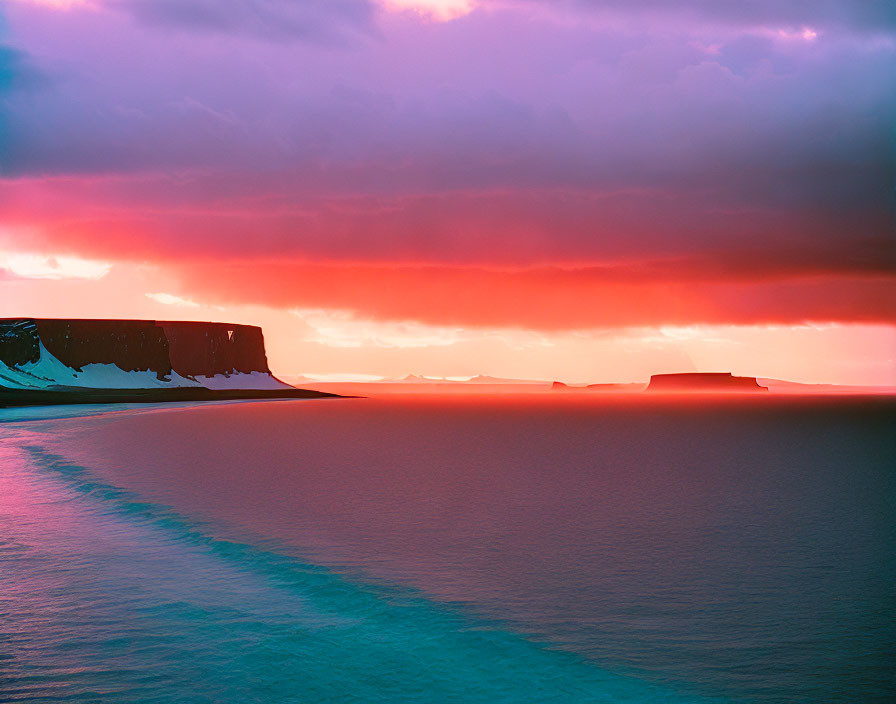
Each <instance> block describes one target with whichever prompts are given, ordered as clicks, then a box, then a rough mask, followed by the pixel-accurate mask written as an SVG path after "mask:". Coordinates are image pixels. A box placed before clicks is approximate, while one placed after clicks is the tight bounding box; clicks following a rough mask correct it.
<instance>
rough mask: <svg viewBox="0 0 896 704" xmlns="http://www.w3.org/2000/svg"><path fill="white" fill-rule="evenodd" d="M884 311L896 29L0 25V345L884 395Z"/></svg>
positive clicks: (276, 365) (164, 2)
mask: <svg viewBox="0 0 896 704" xmlns="http://www.w3.org/2000/svg"><path fill="white" fill-rule="evenodd" d="M894 284H896V4H894V3H893V2H892V0H683V1H682V2H677V3H674V2H660V1H659V0H625V1H623V0H550V1H549V0H304V1H303V2H295V1H293V0H3V2H2V3H0V316H21V315H28V316H42V317H56V316H58V317H75V316H76V317H88V318H89V317H125V318H136V317H140V318H156V319H193V320H222V321H231V322H243V323H254V324H260V325H262V326H263V327H264V329H265V337H266V342H267V346H268V354H269V360H270V362H271V366H272V368H273V369H274V371H275V372H278V373H280V374H283V375H298V374H310V375H319V376H321V377H326V376H328V375H329V376H331V377H333V378H335V377H339V378H344V377H346V376H349V377H351V376H354V377H356V378H369V377H378V376H403V375H405V374H409V373H416V374H426V375H430V376H469V375H473V374H477V373H483V374H489V375H493V376H504V377H513V378H534V379H559V380H563V381H567V382H584V381H588V382H611V381H641V380H644V379H646V378H647V377H648V376H649V375H650V374H651V373H661V372H676V371H695V370H700V371H733V372H735V373H738V374H746V375H756V376H763V377H776V378H784V379H790V380H795V381H804V382H823V383H843V384H887V385H896V285H894Z"/></svg>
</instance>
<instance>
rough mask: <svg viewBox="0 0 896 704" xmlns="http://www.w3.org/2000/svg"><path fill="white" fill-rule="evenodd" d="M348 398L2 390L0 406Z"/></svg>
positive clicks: (281, 392)
mask: <svg viewBox="0 0 896 704" xmlns="http://www.w3.org/2000/svg"><path fill="white" fill-rule="evenodd" d="M291 398H292V399H312V398H348V397H347V396H345V395H342V394H336V393H329V392H326V391H315V390H312V389H227V390H213V389H207V388H196V387H178V388H172V389H77V390H74V389H72V390H64V389H35V390H24V389H23V390H19V389H2V390H0V408H23V407H32V406H71V405H85V404H119V403H121V404H124V403H146V404H152V403H172V402H173V403H178V402H181V403H195V402H204V401H263V400H266V399H291Z"/></svg>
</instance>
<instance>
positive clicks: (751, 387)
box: [647, 372, 768, 392]
mask: <svg viewBox="0 0 896 704" xmlns="http://www.w3.org/2000/svg"><path fill="white" fill-rule="evenodd" d="M647 391H746V392H750V391H758V392H763V391H768V388H766V387H765V386H760V385H759V382H758V381H756V378H755V377H752V376H734V375H732V374H731V372H687V373H683V374H654V375H653V376H651V377H650V384H648V385H647Z"/></svg>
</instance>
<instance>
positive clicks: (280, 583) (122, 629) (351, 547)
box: [0, 398, 896, 702]
mask: <svg viewBox="0 0 896 704" xmlns="http://www.w3.org/2000/svg"><path fill="white" fill-rule="evenodd" d="M893 418H894V413H893V405H892V402H890V401H887V400H881V399H878V400H875V401H864V402H857V401H855V400H843V399H841V400H838V401H836V402H833V401H832V402H828V401H824V400H819V399H814V400H812V401H802V400H782V399H775V400H772V399H768V400H763V401H762V402H752V401H751V402H746V403H744V402H738V401H731V400H725V399H716V400H714V401H711V402H701V403H696V402H694V403H688V404H681V403H678V402H676V403H673V402H670V401H668V400H665V401H664V400H653V401H645V400H637V401H634V400H630V399H624V400H607V401H604V400H594V399H570V398H565V399H562V400H551V401H546V400H545V399H543V398H540V399H537V400H536V399H531V400H527V399H511V400H495V399H481V398H479V399H450V400H444V399H443V400H438V401H436V400H429V399H392V400H350V401H338V402H327V403H313V402H297V403H276V404H261V403H259V404H240V405H233V406H217V407H206V408H192V409H182V410H174V411H170V410H169V411H161V412H150V413H140V414H116V415H110V416H98V417H93V418H81V419H70V420H59V421H48V422H39V423H28V424H21V425H9V426H7V427H6V429H5V430H4V431H0V432H3V433H4V434H6V435H8V436H9V438H8V439H9V442H8V443H6V445H5V449H4V452H5V453H6V454H5V455H4V458H3V459H2V461H3V466H4V467H6V468H15V471H12V470H7V471H5V472H4V474H3V478H2V482H3V486H2V487H0V489H2V493H0V496H2V498H0V520H2V521H3V522H4V525H3V526H2V529H3V530H2V533H0V535H3V536H12V538H11V539H10V540H8V544H6V545H4V546H2V547H0V574H2V575H3V579H4V584H10V585H13V586H11V587H9V588H8V589H5V591H4V595H3V598H4V599H5V602H4V607H3V608H4V610H5V611H6V612H7V613H8V614H13V615H16V614H17V616H16V618H13V619H11V620H10V621H9V622H10V623H12V624H13V626H12V627H9V628H6V629H5V630H4V629H2V628H0V630H2V632H3V634H4V636H5V639H6V641H5V643H6V644H8V647H7V648H6V649H7V650H8V651H10V652H11V653H12V659H11V662H12V663H13V666H12V667H13V668H14V670H15V676H16V681H17V682H20V681H22V682H24V684H22V685H21V686H22V687H24V689H22V691H23V692H27V691H28V690H27V683H28V681H29V680H28V679H27V677H28V675H26V674H23V672H24V670H23V669H22V667H23V665H22V663H23V662H26V661H34V662H38V661H39V662H43V663H45V664H46V667H47V668H49V670H47V671H46V672H44V671H40V672H42V673H43V675H46V674H47V672H49V671H59V672H61V673H64V674H63V675H60V677H61V679H60V680H59V681H60V682H61V681H66V682H68V680H67V679H66V678H71V677H72V676H73V675H72V674H71V673H72V672H74V671H75V670H77V667H76V664H77V663H79V662H84V661H85V660H88V661H90V662H92V663H93V665H92V666H91V667H88V668H87V669H86V670H85V671H84V674H79V675H78V677H83V678H85V682H90V683H91V685H90V686H92V687H99V686H101V685H102V683H103V681H105V682H106V684H105V685H102V686H108V687H114V686H122V685H121V684H120V683H122V682H123V681H127V682H128V683H129V684H128V685H127V687H128V688H129V689H126V690H122V691H120V692H119V694H118V695H117V696H118V699H122V698H127V697H128V696H130V697H132V698H136V699H138V700H141V701H142V700H144V699H145V696H150V694H151V695H152V696H159V697H162V698H164V696H165V692H166V691H167V692H168V693H169V694H170V691H172V690H170V689H169V690H166V687H169V686H172V687H175V686H176V687H177V688H180V690H177V689H175V690H174V691H182V692H187V693H188V692H192V691H195V695H196V697H198V699H197V700H201V698H202V696H205V695H203V694H202V690H197V689H196V687H195V683H194V682H193V680H195V678H197V677H199V676H201V677H202V678H204V679H209V678H212V679H215V680H216V681H217V682H218V684H217V685H215V686H216V687H218V689H214V690H208V691H209V692H217V694H214V695H213V694H208V697H209V700H210V701H216V700H221V699H222V698H223V699H225V700H229V701H239V700H240V697H249V698H251V697H252V696H261V695H259V694H258V693H259V692H260V691H263V690H259V689H257V687H259V686H265V687H270V688H271V689H270V692H271V694H270V697H271V698H274V699H276V698H278V697H280V698H287V699H288V698H289V697H290V696H292V695H291V694H290V693H291V692H292V693H294V695H295V696H296V697H299V700H302V699H301V697H306V699H305V700H308V701H314V700H315V697H314V696H313V694H314V692H318V693H319V692H321V691H324V690H326V691H328V692H329V693H330V694H332V695H333V696H334V697H336V698H338V697H343V698H345V699H348V700H350V699H351V698H352V697H360V698H361V699H363V700H370V699H374V700H375V699H377V696H378V694H383V697H382V698H381V700H387V701H395V700H396V699H402V698H406V699H407V700H414V699H417V700H424V701H432V700H437V699H439V696H437V695H438V693H441V694H443V695H444V697H447V698H448V699H451V698H452V697H454V698H466V699H468V700H476V699H477V697H479V696H480V695H481V697H482V698H485V697H489V698H495V697H498V698H504V699H505V700H507V701H530V700H533V699H543V698H545V696H546V695H547V694H548V693H551V694H553V695H556V697H557V700H558V701H566V700H569V699H571V698H572V699H575V698H582V699H584V700H594V699H595V698H597V697H602V696H608V697H610V699H609V700H613V697H615V698H617V699H618V698H620V697H622V696H626V697H629V698H630V700H632V701H658V700H662V697H666V696H668V697H672V696H673V694H672V693H673V692H678V693H680V694H682V696H685V697H686V698H688V697H695V696H697V694H698V693H699V694H704V695H716V696H721V697H726V698H731V699H736V700H743V701H806V702H809V701H844V702H846V701H875V700H879V701H884V700H886V699H887V698H888V696H889V695H891V694H892V693H893V692H894V682H893V674H892V668H891V662H890V658H891V656H892V653H893V647H894V643H896V637H894V610H893V600H892V596H891V586H890V585H891V584H892V580H893V577H894V576H896V569H894V559H893V553H892V550H891V548H890V546H891V544H892V539H893V538H894V537H896V536H894V521H893V509H892V500H893V489H894V475H893V470H892V467H894V466H896V446H894V440H893V436H892V433H891V428H892V421H893ZM82 468H83V469H82ZM116 487H119V488H126V489H127V490H128V491H127V492H123V491H121V490H119V489H116ZM163 506H170V507H171V509H164V508H162V507H163ZM29 531H31V532H29ZM321 566H323V567H321ZM324 567H325V569H324ZM340 575H342V576H340ZM409 588H410V589H417V590H420V591H419V592H413V591H407V590H408V589H409ZM331 592H332V593H331ZM10 594H11V595H12V596H9V595H10ZM23 604H24V606H23ZM29 604H30V606H29ZM57 607H58V608H57ZM31 608H34V609H44V610H45V612H42V615H40V614H38V615H35V614H26V613H25V612H27V611H28V609H31ZM23 609H24V610H25V611H23ZM374 612H375V615H372V614H374ZM495 619H497V621H495ZM16 624H18V625H16ZM498 624H500V625H498ZM16 629H18V631H17V630H16ZM17 633H19V635H21V634H22V633H24V634H26V635H25V636H22V637H17V635H16V634H17ZM514 634H516V635H514ZM521 636H525V637H526V638H528V639H530V640H533V641H536V642H540V643H544V644H549V645H553V647H559V648H561V649H562V650H565V651H568V652H566V653H564V652H560V651H557V650H546V649H545V647H544V646H535V645H530V644H529V643H527V642H526V640H523V639H522V638H521ZM17 643H19V644H20V645H16V644H17ZM21 643H25V644H26V645H21ZM104 644H105V645H104ZM265 644H267V645H266V646H265ZM17 647H19V648H21V647H25V648H27V649H29V653H30V654H32V655H34V654H36V655H38V656H39V657H37V658H28V657H25V656H24V655H23V654H22V653H21V652H18V653H17V652H16V648H17ZM3 648H4V645H3V641H0V652H2V651H3ZM98 648H99V650H97V649H98ZM85 649H86V650H85ZM87 652H90V653H92V656H93V657H92V658H87V657H86V656H85V653H87ZM570 653H571V654H570ZM185 654H188V657H187V656H185ZM185 660H186V661H188V662H186V661H185ZM3 662H4V661H0V673H2V672H3V670H2V668H3V667H4V665H3V664H2V663H3ZM6 662H7V663H8V662H10V661H6ZM589 662H590V663H591V664H588V663H589ZM66 663H68V665H66ZM336 664H338V666H339V668H344V669H345V672H346V673H347V674H346V676H344V677H343V676H338V675H337V674H336V673H335V672H334V671H333V669H334V667H336ZM54 668H55V670H54ZM91 668H92V669H91ZM101 670H102V671H103V672H106V674H105V675H101V674H100V671H101ZM117 670H120V671H121V672H120V673H119V675H114V672H116V671H117ZM109 671H111V672H113V674H111V675H110V674H108V672H109ZM607 671H611V672H615V673H622V674H625V675H635V676H636V677H637V679H635V678H614V677H612V676H610V675H607V674H605V673H606V672H607ZM65 673H67V674H65ZM91 673H93V674H91ZM121 673H128V674H127V676H126V677H125V676H124V675H123V674H121ZM35 676H37V675H35ZM103 677H106V678H107V679H106V680H103ZM22 678H24V680H23V679H22ZM166 678H167V679H166ZM144 680H145V681H144ZM97 682H99V683H100V684H97ZM164 682H168V683H170V684H164ZM300 682H304V683H308V687H309V688H305V687H304V685H301V684H300ZM648 682H650V683H654V685H650V684H647V683H648ZM144 685H145V687H146V688H148V689H146V690H145V691H144V690H141V689H140V688H141V687H144ZM15 686H19V685H15ZM60 686H61V685H60ZM66 686H68V685H66ZM2 687H3V686H2V685H0V699H2V695H6V696H7V697H9V696H12V694H14V690H15V687H13V688H12V689H7V690H4V689H3V688H2ZM315 687H318V688H323V689H314V688H315ZM651 687H653V688H651ZM440 688H441V689H440ZM98 691H99V690H98ZM141 692H142V694H141ZM424 692H425V693H427V694H426V695H422V693H424ZM387 693H388V696H387V695H386V694H387ZM533 693H537V695H533ZM138 695H139V696H138ZM88 698H89V697H88Z"/></svg>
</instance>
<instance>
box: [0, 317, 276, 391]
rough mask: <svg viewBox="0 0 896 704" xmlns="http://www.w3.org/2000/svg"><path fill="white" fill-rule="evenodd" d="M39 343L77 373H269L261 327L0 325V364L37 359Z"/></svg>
mask: <svg viewBox="0 0 896 704" xmlns="http://www.w3.org/2000/svg"><path fill="white" fill-rule="evenodd" d="M40 343H43V345H44V347H45V348H46V350H47V351H48V352H49V353H50V354H52V355H53V356H54V357H56V358H57V359H58V360H59V361H60V362H62V363H63V364H65V365H66V366H68V367H71V368H72V369H74V370H76V371H81V370H82V368H83V367H84V366H85V365H87V364H114V365H116V366H118V367H119V368H121V369H123V370H124V371H145V370H149V371H154V372H155V373H156V375H157V376H158V378H159V379H162V378H164V377H167V376H169V375H170V374H171V372H172V371H175V372H177V373H178V374H181V375H182V376H198V375H201V376H215V375H216V374H230V373H233V372H247V373H248V372H266V373H269V372H270V370H269V368H268V362H267V357H266V355H265V351H264V337H263V335H262V332H261V328H259V327H256V326H254V325H232V324H227V323H194V322H178V321H155V320H70V319H33V318H16V319H6V320H0V361H2V362H4V363H5V364H7V365H9V366H21V365H23V364H28V363H30V362H37V361H38V360H39V359H40Z"/></svg>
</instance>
